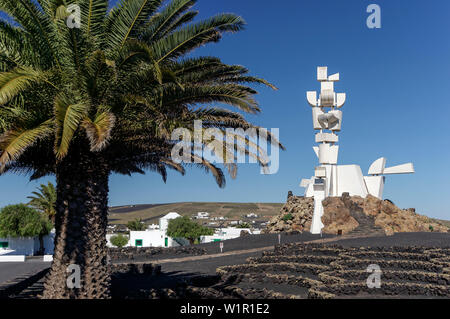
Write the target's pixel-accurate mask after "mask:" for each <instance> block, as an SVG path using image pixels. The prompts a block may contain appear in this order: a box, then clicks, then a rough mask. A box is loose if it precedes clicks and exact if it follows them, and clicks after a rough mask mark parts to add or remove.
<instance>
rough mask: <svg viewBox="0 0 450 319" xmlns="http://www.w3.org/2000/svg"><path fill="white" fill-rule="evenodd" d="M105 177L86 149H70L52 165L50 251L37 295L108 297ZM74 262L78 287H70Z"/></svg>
mask: <svg viewBox="0 0 450 319" xmlns="http://www.w3.org/2000/svg"><path fill="white" fill-rule="evenodd" d="M108 178H109V170H108V168H107V166H106V165H105V164H103V161H102V159H101V158H100V157H99V156H97V155H95V154H93V153H89V152H86V151H84V152H83V151H80V152H77V151H76V150H72V151H71V152H70V153H69V154H68V156H66V157H65V158H64V159H63V160H62V161H61V162H60V163H59V164H58V166H57V168H56V180H57V200H56V216H55V228H56V236H55V251H54V256H53V263H52V266H51V269H50V272H49V274H48V276H47V278H46V280H45V285H44V294H43V298H109V297H110V274H109V266H108V262H107V248H106V229H107V223H108ZM70 265H75V266H71V267H69V266H70ZM77 266H79V269H80V276H79V277H80V281H79V282H80V286H79V288H77V287H76V286H75V287H73V285H72V288H70V285H68V284H67V281H68V278H69V277H70V278H69V279H73V278H74V275H76V273H73V271H74V268H73V267H77ZM68 267H69V268H68ZM75 283H76V281H75Z"/></svg>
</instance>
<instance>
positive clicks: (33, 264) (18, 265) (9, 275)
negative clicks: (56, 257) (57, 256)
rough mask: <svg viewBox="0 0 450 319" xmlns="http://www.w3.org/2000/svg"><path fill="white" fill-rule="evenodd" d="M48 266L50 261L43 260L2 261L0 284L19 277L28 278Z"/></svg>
mask: <svg viewBox="0 0 450 319" xmlns="http://www.w3.org/2000/svg"><path fill="white" fill-rule="evenodd" d="M47 267H50V263H49V262H42V261H26V262H2V263H0V285H1V284H4V283H5V282H7V281H10V280H14V279H17V278H19V277H24V278H26V277H28V275H30V274H35V273H37V272H39V271H41V270H44V269H45V268H47Z"/></svg>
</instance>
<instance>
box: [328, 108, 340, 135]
mask: <svg viewBox="0 0 450 319" xmlns="http://www.w3.org/2000/svg"><path fill="white" fill-rule="evenodd" d="M328 114H331V115H332V116H333V117H334V118H336V119H337V120H335V121H332V122H328V129H329V130H331V131H340V130H341V125H342V111H339V110H332V111H330V112H328Z"/></svg>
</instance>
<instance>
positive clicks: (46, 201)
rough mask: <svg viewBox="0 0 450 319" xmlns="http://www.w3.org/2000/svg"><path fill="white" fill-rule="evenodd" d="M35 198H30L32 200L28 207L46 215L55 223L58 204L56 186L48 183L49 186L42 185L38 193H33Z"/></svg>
mask: <svg viewBox="0 0 450 319" xmlns="http://www.w3.org/2000/svg"><path fill="white" fill-rule="evenodd" d="M32 194H33V196H28V197H27V198H28V199H30V201H29V202H28V205H29V206H31V207H33V208H35V209H37V210H38V211H40V212H42V213H44V214H46V215H47V216H48V218H49V219H50V220H51V221H52V223H54V222H55V214H56V210H55V204H56V189H55V186H54V185H53V184H52V183H51V182H48V184H47V185H44V184H41V186H40V187H39V188H38V191H37V192H32Z"/></svg>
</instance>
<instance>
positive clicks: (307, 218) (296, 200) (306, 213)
mask: <svg viewBox="0 0 450 319" xmlns="http://www.w3.org/2000/svg"><path fill="white" fill-rule="evenodd" d="M313 213H314V199H313V198H312V197H301V196H289V197H288V199H287V202H286V204H284V206H283V207H282V208H281V210H280V213H279V214H278V215H277V216H274V217H272V219H271V220H270V221H269V222H268V224H267V228H266V229H265V232H267V233H278V232H295V231H300V232H303V231H309V229H310V228H311V221H312V216H313Z"/></svg>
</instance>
